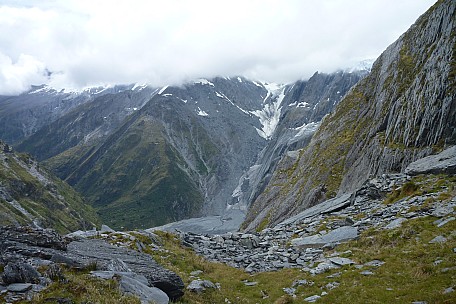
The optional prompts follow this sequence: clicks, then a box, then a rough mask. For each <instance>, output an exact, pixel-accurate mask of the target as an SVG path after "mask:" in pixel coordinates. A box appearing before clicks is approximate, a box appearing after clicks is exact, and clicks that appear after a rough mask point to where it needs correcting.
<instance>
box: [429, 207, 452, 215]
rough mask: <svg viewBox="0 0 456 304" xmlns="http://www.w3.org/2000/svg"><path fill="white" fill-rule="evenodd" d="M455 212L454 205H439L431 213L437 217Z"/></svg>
mask: <svg viewBox="0 0 456 304" xmlns="http://www.w3.org/2000/svg"><path fill="white" fill-rule="evenodd" d="M452 212H453V207H450V206H437V207H436V208H435V209H434V211H432V213H431V215H432V216H435V217H444V216H447V215H448V214H450V213H452Z"/></svg>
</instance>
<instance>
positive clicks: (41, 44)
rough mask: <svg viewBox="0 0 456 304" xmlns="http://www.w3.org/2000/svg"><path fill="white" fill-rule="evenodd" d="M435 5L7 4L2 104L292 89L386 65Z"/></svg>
mask: <svg viewBox="0 0 456 304" xmlns="http://www.w3.org/2000/svg"><path fill="white" fill-rule="evenodd" d="M434 2H435V1H431V0H426V1H414V0H405V1H400V2H397V1H392V0H386V1H385V0H383V1H380V0H376V1H362V0H350V1H342V0H330V1H316V0H314V1H300V0H287V1H278V0H266V1H264V0H263V1H259V0H251V1H243V0H242V1H241V0H232V1H208V0H195V1H179V0H167V1H140V0H138V1H134V2H132V1H122V0H119V1H89V0H79V1H77V0H75V1H51V0H47V1H46V0H44V1H39V2H36V1H21V2H20V3H21V5H18V4H17V1H3V4H0V27H1V28H2V33H1V34H0V94H17V93H20V92H22V91H24V90H26V89H27V88H29V87H30V85H32V84H41V83H48V84H50V85H52V86H55V87H60V88H62V87H67V88H68V87H71V88H81V87H87V86H93V85H101V84H115V83H135V82H140V83H150V84H152V85H157V86H160V85H165V84H169V83H173V84H177V83H180V82H182V81H185V80H188V79H192V78H198V77H212V76H217V75H227V76H229V75H244V76H246V77H249V78H255V79H262V80H266V81H272V82H290V81H294V80H297V79H300V78H307V77H309V76H311V75H312V74H313V73H314V72H315V71H316V70H319V71H327V72H330V71H333V70H336V69H338V68H346V67H348V66H351V65H354V64H355V63H356V62H357V61H361V60H362V59H366V58H374V57H377V56H378V55H379V54H380V52H381V51H382V50H384V49H385V48H386V47H387V46H388V45H389V44H390V43H391V42H393V41H394V40H395V39H397V38H398V37H399V35H400V34H401V33H402V32H404V31H405V30H406V29H407V28H408V27H409V26H410V25H411V24H412V23H413V22H414V21H415V19H416V18H417V17H418V16H419V15H420V14H422V13H424V12H425V11H426V9H427V8H429V7H430V6H431V5H432V4H433V3H434ZM48 71H51V72H52V74H51V75H49V73H48Z"/></svg>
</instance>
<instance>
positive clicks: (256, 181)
mask: <svg viewBox="0 0 456 304" xmlns="http://www.w3.org/2000/svg"><path fill="white" fill-rule="evenodd" d="M368 69H369V67H365V68H363V69H358V70H354V71H338V72H336V73H332V74H325V73H318V72H317V73H315V74H314V75H313V76H312V77H311V78H310V79H309V80H307V81H297V82H295V83H293V84H291V85H288V86H287V88H286V90H285V97H284V100H283V102H282V104H283V110H282V114H281V117H280V121H279V123H278V125H277V128H276V130H275V133H274V135H273V136H272V138H271V140H270V141H269V142H268V143H267V145H266V147H265V148H264V149H263V150H262V151H261V153H260V154H259V156H258V159H257V160H256V162H255V165H254V166H252V167H251V168H249V170H248V171H247V172H246V173H245V174H243V175H242V176H241V178H240V181H239V184H238V187H237V188H236V189H235V191H234V192H233V194H232V196H233V203H232V204H239V205H240V206H243V208H245V206H248V205H250V203H251V202H253V201H254V200H255V198H256V197H258V195H259V194H260V193H261V192H262V191H263V190H264V187H265V186H266V185H267V183H268V182H269V180H270V178H271V176H272V172H274V170H275V167H276V165H277V163H278V161H279V160H280V157H282V156H283V155H285V154H286V155H288V156H290V157H296V155H297V152H296V150H298V149H300V148H303V147H305V146H306V145H307V144H308V143H309V141H310V139H311V137H312V135H313V134H314V132H315V130H316V128H317V127H318V126H319V123H320V121H321V119H322V118H323V117H324V116H325V115H326V114H328V113H330V112H331V111H332V110H333V109H334V107H335V106H336V105H337V104H338V103H339V101H340V100H341V99H342V97H343V96H344V95H345V94H346V93H347V92H348V90H349V89H350V88H351V87H352V86H353V85H355V84H356V83H357V82H358V81H359V80H360V79H362V78H363V77H364V76H365V75H366V74H367V73H368V72H369V70H368Z"/></svg>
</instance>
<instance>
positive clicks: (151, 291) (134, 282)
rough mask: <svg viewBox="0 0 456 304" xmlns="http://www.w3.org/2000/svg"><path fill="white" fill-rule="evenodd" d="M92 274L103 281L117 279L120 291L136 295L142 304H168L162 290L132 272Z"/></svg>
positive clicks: (95, 272) (97, 272)
mask: <svg viewBox="0 0 456 304" xmlns="http://www.w3.org/2000/svg"><path fill="white" fill-rule="evenodd" d="M91 274H92V275H93V276H95V277H98V278H101V279H112V278H116V279H117V280H118V281H119V285H120V290H121V291H122V292H124V293H130V294H133V295H136V296H138V297H139V299H140V300H141V304H147V303H150V302H152V303H156V304H167V303H169V297H168V296H167V295H166V293H165V292H163V291H162V290H160V289H158V288H156V287H152V286H149V282H148V280H147V278H146V277H145V276H143V275H138V274H136V273H134V272H131V271H125V272H122V271H92V272H91Z"/></svg>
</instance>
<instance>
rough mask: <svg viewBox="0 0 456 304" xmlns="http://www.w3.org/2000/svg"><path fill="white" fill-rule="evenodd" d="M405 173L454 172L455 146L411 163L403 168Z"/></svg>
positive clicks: (455, 160)
mask: <svg viewBox="0 0 456 304" xmlns="http://www.w3.org/2000/svg"><path fill="white" fill-rule="evenodd" d="M405 173H406V174H408V175H412V176H413V175H418V174H441V173H445V174H456V146H453V147H451V148H448V149H446V150H444V151H442V152H440V153H439V154H436V155H430V156H427V157H424V158H421V159H419V160H417V161H415V162H413V163H411V164H410V165H408V166H407V168H406V169H405Z"/></svg>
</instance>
